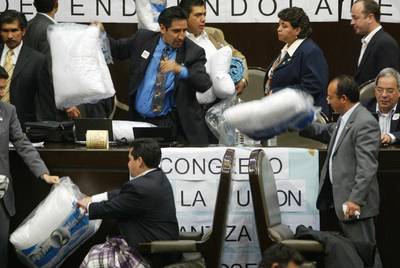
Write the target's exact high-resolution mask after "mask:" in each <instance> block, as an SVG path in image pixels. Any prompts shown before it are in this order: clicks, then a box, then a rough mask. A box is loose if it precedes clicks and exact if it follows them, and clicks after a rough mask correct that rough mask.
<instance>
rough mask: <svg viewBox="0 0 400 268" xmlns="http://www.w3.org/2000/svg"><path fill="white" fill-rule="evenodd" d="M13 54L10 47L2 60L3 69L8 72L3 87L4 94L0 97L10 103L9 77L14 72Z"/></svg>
mask: <svg viewBox="0 0 400 268" xmlns="http://www.w3.org/2000/svg"><path fill="white" fill-rule="evenodd" d="M13 56H14V50H12V49H10V50H8V51H7V53H6V59H5V61H4V69H5V70H6V71H7V73H8V78H7V84H6V87H5V89H4V91H5V92H4V96H3V97H2V98H1V100H2V101H4V102H7V103H10V84H11V79H12V76H13V73H14V63H13Z"/></svg>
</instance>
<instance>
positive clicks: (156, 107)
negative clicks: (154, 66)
mask: <svg viewBox="0 0 400 268" xmlns="http://www.w3.org/2000/svg"><path fill="white" fill-rule="evenodd" d="M168 50H169V49H168V47H165V48H164V49H163V51H162V54H161V58H160V64H159V65H158V70H157V75H156V83H155V85H154V95H153V101H152V110H153V112H154V113H161V112H162V110H163V106H164V98H165V78H166V76H167V73H162V72H161V70H160V67H161V63H162V61H164V60H168Z"/></svg>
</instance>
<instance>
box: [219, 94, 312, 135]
mask: <svg viewBox="0 0 400 268" xmlns="http://www.w3.org/2000/svg"><path fill="white" fill-rule="evenodd" d="M314 113H315V109H314V106H313V99H312V97H311V96H310V95H309V94H307V93H305V92H301V91H298V90H294V89H283V90H280V91H278V92H276V93H273V94H272V95H269V96H267V97H264V98H262V99H261V100H255V101H250V102H245V103H241V104H238V105H236V106H233V107H231V108H229V109H227V110H226V111H225V112H224V114H223V116H224V118H225V119H226V120H227V122H228V123H229V124H230V125H232V126H233V127H234V128H237V129H238V130H239V131H240V132H243V133H244V134H246V135H248V136H250V137H258V138H261V137H262V136H264V137H273V136H275V135H278V134H280V133H282V132H283V131H285V130H287V129H289V128H295V129H297V128H301V127H304V126H305V125H307V124H309V123H311V122H312V119H313V117H314Z"/></svg>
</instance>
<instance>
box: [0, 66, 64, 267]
mask: <svg viewBox="0 0 400 268" xmlns="http://www.w3.org/2000/svg"><path fill="white" fill-rule="evenodd" d="M8 77H9V76H8V74H7V72H6V71H5V70H4V68H3V67H0V97H3V96H4V94H5V88H6V84H7V78H8ZM9 142H11V143H12V144H13V145H14V147H15V150H16V151H17V152H18V154H19V155H20V156H21V157H22V159H23V160H24V162H25V164H26V165H27V166H28V167H29V169H30V170H31V171H32V173H33V174H34V175H35V176H36V177H38V178H39V177H40V178H42V179H44V180H45V181H46V182H47V183H57V182H58V180H59V179H58V177H57V176H50V175H49V171H48V169H47V168H46V166H45V164H44V163H43V161H42V160H41V159H40V155H39V153H38V152H37V151H36V149H35V148H34V147H33V146H32V144H31V143H30V142H29V140H28V139H27V138H26V136H25V134H24V133H23V132H22V130H21V125H20V123H19V121H18V118H17V114H16V111H15V107H14V106H13V105H11V104H8V103H5V102H3V101H0V174H1V175H5V176H7V177H8V178H9V183H8V187H7V188H6V189H5V194H4V196H3V198H2V199H1V198H0V267H4V268H7V249H8V232H9V226H10V217H12V216H14V214H15V204H14V191H13V182H12V178H11V174H10V168H9V163H8V162H9V161H8V157H9V156H8V146H9Z"/></svg>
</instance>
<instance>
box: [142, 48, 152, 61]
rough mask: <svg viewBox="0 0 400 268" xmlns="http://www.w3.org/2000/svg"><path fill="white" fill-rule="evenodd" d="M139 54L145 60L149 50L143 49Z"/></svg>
mask: <svg viewBox="0 0 400 268" xmlns="http://www.w3.org/2000/svg"><path fill="white" fill-rule="evenodd" d="M141 56H142V58H143V59H146V60H147V58H148V57H149V56H150V52H148V51H147V50H143V52H142V55H141Z"/></svg>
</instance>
